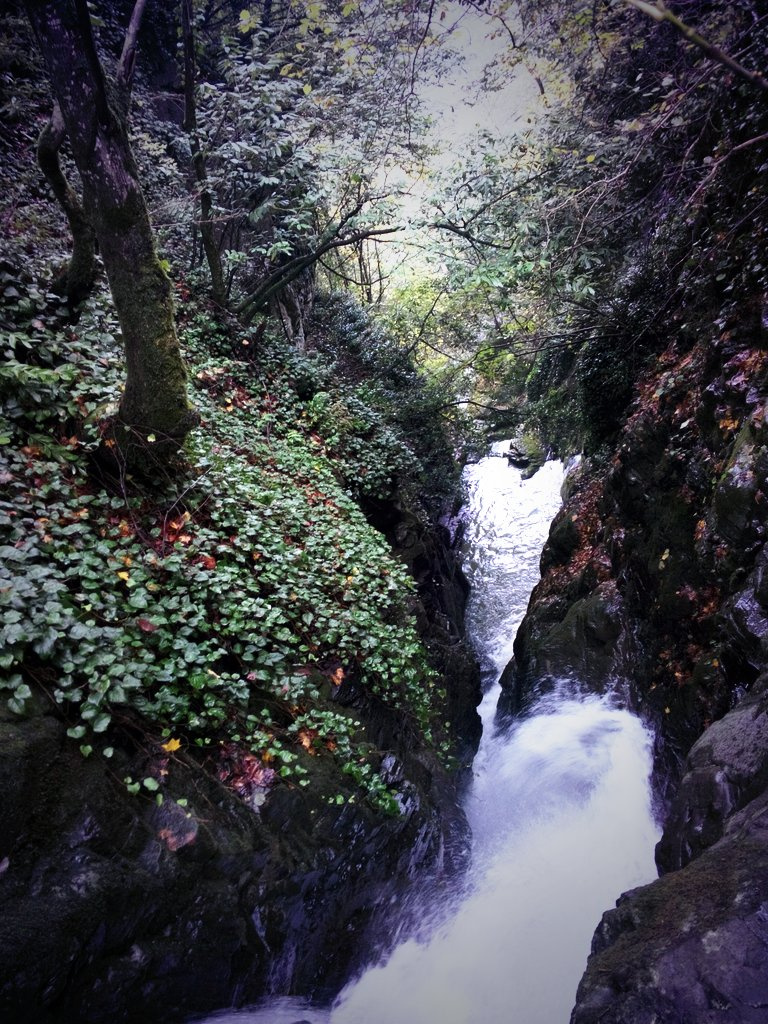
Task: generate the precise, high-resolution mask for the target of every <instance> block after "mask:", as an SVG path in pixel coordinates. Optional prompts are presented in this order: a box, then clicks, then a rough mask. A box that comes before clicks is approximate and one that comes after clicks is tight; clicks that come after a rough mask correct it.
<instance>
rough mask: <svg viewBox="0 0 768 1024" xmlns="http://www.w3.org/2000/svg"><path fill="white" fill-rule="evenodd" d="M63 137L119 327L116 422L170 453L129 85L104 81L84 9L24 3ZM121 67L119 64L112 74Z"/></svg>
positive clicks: (176, 383) (179, 424)
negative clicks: (122, 364)
mask: <svg viewBox="0 0 768 1024" xmlns="http://www.w3.org/2000/svg"><path fill="white" fill-rule="evenodd" d="M25 6H26V10H27V14H28V16H29V19H30V22H31V24H32V28H33V30H34V33H35V36H36V38H37V41H38V43H39V45H40V49H41V51H42V53H43V56H44V57H45V61H46V64H47V67H48V74H49V77H50V82H51V87H52V90H53V94H54V98H55V100H56V102H57V103H58V105H59V107H60V109H61V113H62V116H63V118H64V124H65V126H66V129H67V133H68V135H69V140H70V144H71V146H72V152H73V156H74V159H75V164H76V165H77V169H78V172H79V174H80V178H81V180H82V184H83V197H84V201H85V205H86V208H87V209H88V212H89V214H90V217H91V220H92V224H93V228H94V230H95V232H96V237H97V239H98V243H99V250H100V252H101V256H102V259H103V261H104V268H105V270H106V273H107V278H108V280H109V286H110V289H111V291H112V297H113V299H114V303H115V308H116V311H117V315H118V318H119V320H120V327H121V330H122V334H123V342H124V345H125V356H126V383H125V392H124V394H123V398H122V401H121V403H120V410H119V420H120V421H121V422H122V425H123V426H124V427H125V428H127V434H128V436H129V437H131V436H132V437H134V438H135V439H136V441H137V442H140V441H141V439H146V438H147V437H150V438H151V439H152V440H153V442H154V443H156V444H157V446H158V447H157V448H156V449H155V450H162V448H163V447H164V445H165V446H167V447H168V448H171V447H172V448H173V449H174V450H175V448H176V447H177V446H178V442H179V441H180V440H182V439H183V438H184V436H185V435H186V434H187V433H188V432H189V430H190V429H191V427H192V426H193V425H194V422H195V416H194V414H193V412H192V410H191V409H190V406H189V402H188V398H187V374H186V369H185V367H184V362H183V360H182V358H181V352H180V350H179V343H178V338H177V336H176V329H175V325H174V317H173V295H172V287H171V282H170V280H169V278H168V275H167V274H166V273H165V271H164V270H163V267H162V265H161V263H160V260H159V258H158V255H157V250H156V247H155V239H154V233H153V231H152V226H151V223H150V219H149V213H148V210H147V206H146V202H145V200H144V196H143V193H142V190H141V186H140V184H139V180H138V172H137V168H136V163H135V161H134V158H133V154H132V152H131V147H130V143H129V139H128V131H127V115H128V99H129V96H130V85H129V83H128V82H126V81H125V80H121V75H120V74H118V76H117V78H116V80H115V81H107V80H106V79H105V76H104V72H103V69H102V67H101V63H100V61H99V58H98V55H97V53H96V48H95V44H94V40H93V33H92V28H91V22H90V16H89V14H88V8H87V3H86V0H25ZM122 66H123V64H122V62H121V68H122Z"/></svg>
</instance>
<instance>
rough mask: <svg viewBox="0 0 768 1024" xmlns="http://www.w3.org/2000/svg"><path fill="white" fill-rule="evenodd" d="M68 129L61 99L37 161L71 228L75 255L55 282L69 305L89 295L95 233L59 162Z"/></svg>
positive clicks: (93, 277) (43, 134)
mask: <svg viewBox="0 0 768 1024" xmlns="http://www.w3.org/2000/svg"><path fill="white" fill-rule="evenodd" d="M66 134H67V130H66V128H65V126H64V118H63V117H62V114H61V110H60V108H59V104H58V103H54V105H53V112H52V113H51V119H50V121H49V122H48V124H47V125H46V126H45V128H43V130H42V132H41V133H40V138H39V139H38V141H37V162H38V164H39V165H40V169H41V170H42V172H43V174H44V175H45V177H46V180H47V181H48V184H49V185H50V186H51V189H52V190H53V194H54V196H55V197H56V199H57V200H58V201H59V205H60V206H61V208H62V209H63V211H64V213H65V215H66V218H67V221H68V223H69V229H70V231H71V232H72V257H71V259H70V261H69V264H68V266H67V267H66V269H65V270H64V271H63V273H62V274H61V276H60V278H59V279H58V280H57V281H56V282H55V283H54V290H55V291H57V292H58V291H60V292H61V293H62V294H64V295H66V297H67V301H68V302H69V304H70V305H76V304H77V303H78V302H80V301H81V300H82V299H84V298H85V297H86V295H88V294H89V293H90V291H91V289H92V288H93V284H94V281H95V280H96V235H95V233H94V230H93V227H92V225H91V222H90V221H89V220H88V217H87V216H86V213H85V210H84V209H83V205H82V203H81V202H80V200H79V198H78V196H77V193H76V192H75V190H74V189H73V188H72V186H71V185H70V184H69V182H68V181H67V179H66V177H65V175H64V172H63V171H62V169H61V163H60V162H59V150H60V149H61V145H62V143H63V141H64V137H65V136H66Z"/></svg>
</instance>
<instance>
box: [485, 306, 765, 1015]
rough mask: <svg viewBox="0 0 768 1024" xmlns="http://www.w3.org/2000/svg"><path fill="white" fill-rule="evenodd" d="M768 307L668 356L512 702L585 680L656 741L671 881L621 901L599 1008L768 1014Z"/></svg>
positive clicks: (514, 707)
mask: <svg viewBox="0 0 768 1024" xmlns="http://www.w3.org/2000/svg"><path fill="white" fill-rule="evenodd" d="M761 310H762V307H761V304H760V303H757V302H756V303H753V304H751V305H749V304H748V305H745V306H744V307H742V308H741V309H738V310H737V309H732V310H731V311H730V312H729V313H727V314H726V315H724V316H722V317H721V318H720V319H719V320H718V321H717V322H713V323H712V324H711V327H710V329H709V330H706V331H701V333H700V334H699V336H698V338H697V340H695V341H693V342H691V341H688V342H686V341H685V340H684V336H683V335H682V334H678V335H677V336H676V338H675V340H674V341H672V343H671V344H670V345H669V346H668V347H667V349H666V350H665V351H664V352H663V353H662V354H661V355H660V356H659V357H657V358H655V359H654V360H653V363H652V365H650V366H649V367H648V369H647V371H646V372H645V373H644V375H643V376H642V377H641V378H640V379H639V381H638V382H637V385H636V389H635V399H634V402H633V404H632V406H631V408H630V409H629V412H628V416H627V418H626V422H625V424H624V426H623V428H622V430H621V431H620V433H619V435H618V438H617V442H616V445H615V448H614V450H613V452H612V454H610V455H608V456H605V457H603V458H602V459H599V460H598V459H591V460H588V461H586V462H584V463H583V464H582V465H581V466H580V467H579V468H578V469H577V470H576V471H575V472H574V473H573V475H572V476H571V478H570V480H569V481H568V483H567V494H566V500H565V504H564V507H563V509H562V511H561V513H560V514H559V515H558V517H557V518H556V520H555V521H554V523H553V526H552V529H551V533H550V537H549V541H548V543H547V546H546V549H545V551H544V554H543V557H542V571H543V578H542V581H541V583H540V584H539V586H538V587H537V588H536V590H535V591H534V594H533V597H532V600H531V604H530V608H529V612H528V616H527V618H526V620H525V622H524V623H523V626H522V628H521V630H520V633H519V634H518V639H517V641H516V645H515V659H514V661H513V663H512V664H511V665H510V666H509V667H508V669H507V671H506V672H505V674H504V678H503V686H504V695H503V698H502V705H501V712H502V714H509V713H511V712H519V711H521V710H524V709H525V707H526V705H527V704H528V703H529V702H530V700H531V699H532V697H533V696H535V694H536V693H538V692H540V691H542V690H544V689H547V688H548V687H551V686H552V685H553V683H554V682H555V681H557V680H560V679H563V678H567V679H571V680H573V682H574V684H575V685H579V686H582V687H587V688H590V689H595V690H598V691H605V690H607V689H611V690H615V691H616V692H617V693H618V694H619V695H621V697H622V698H623V700H625V701H626V703H627V704H628V705H629V706H631V707H632V708H633V709H634V710H636V711H637V712H638V713H639V714H640V715H642V716H643V717H644V718H645V719H646V720H647V721H648V722H649V724H650V725H651V726H652V727H653V729H654V730H655V734H656V770H655V786H656V792H657V795H658V799H659V807H660V812H661V813H663V815H664V821H665V829H664V835H663V838H662V840H661V842H660V844H659V847H658V851H657V860H658V864H659V867H660V870H661V871H662V872H663V873H664V874H663V877H662V878H660V879H659V881H657V882H655V883H653V884H652V885H649V886H647V887H645V888H643V889H640V890H637V891H636V892H632V893H629V894H627V895H626V896H624V897H622V899H621V901H620V903H619V906H618V908H617V909H616V910H614V911H611V912H609V913H608V914H606V916H605V918H604V920H603V922H602V924H601V925H600V928H599V929H598V931H597V934H596V936H595V940H594V947H593V955H592V957H591V959H590V961H589V967H588V970H587V973H586V975H585V977H584V980H583V982H582V985H581V988H580V990H579V997H578V1004H577V1007H576V1010H575V1011H574V1017H573V1021H574V1024H576V1022H578V1024H586V1022H589V1021H597V1020H600V1021H601V1022H605V1021H624V1022H632V1024H635V1022H645V1021H648V1022H650V1021H652V1020H654V1021H658V1020H663V1021H673V1020H674V1021H705V1020H706V1021H709V1020H713V1021H714V1020H718V1021H720V1020H722V1021H751V1020H761V1019H765V1013H766V1009H765V1007H766V1006H768V983H767V982H766V978H767V977H768V973H766V969H765V968H766V961H765V952H764V950H765V938H766V924H765V907H766V905H767V904H766V902H765V901H766V897H767V896H768V891H766V887H765V866H766V856H767V855H768V847H766V832H765V822H766V820H768V819H766V817H765V806H766V800H768V793H767V792H766V786H767V785H768V762H767V761H766V738H768V731H767V730H768V725H766V722H768V718H767V717H766V698H765V675H764V673H765V670H766V668H767V667H768V663H767V657H768V647H767V646H766V645H767V644H768V585H767V583H766V580H767V579H768V576H766V551H767V550H768V549H766V548H765V540H766V526H767V525H768V488H767V487H766V480H768V428H767V427H766V424H765V414H766V411H767V410H768V403H767V402H766V395H767V393H768V392H767V391H766V367H768V352H766V349H765V344H766V336H765V330H764V317H763V315H762V312H761Z"/></svg>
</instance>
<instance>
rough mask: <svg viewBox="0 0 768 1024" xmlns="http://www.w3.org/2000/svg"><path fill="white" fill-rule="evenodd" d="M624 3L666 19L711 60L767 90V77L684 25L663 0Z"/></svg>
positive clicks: (656, 19)
mask: <svg viewBox="0 0 768 1024" xmlns="http://www.w3.org/2000/svg"><path fill="white" fill-rule="evenodd" d="M626 3H628V4H629V5H630V7H634V8H636V9H637V10H638V11H642V12H643V14H647V15H648V16H649V17H650V18H653V20H654V21H658V22H663V21H667V22H669V24H670V25H672V26H673V27H674V28H675V29H677V31H678V32H679V33H680V35H682V36H684V37H685V38H686V39H687V40H688V41H689V42H691V43H693V44H694V46H698V48H699V49H700V50H702V51H703V52H704V53H705V54H706V55H707V56H708V57H710V58H711V59H712V60H715V61H717V62H718V64H722V65H723V66H724V67H726V68H728V69H729V70H731V71H733V73H734V74H736V75H738V76H739V77H740V78H743V79H744V80H745V81H747V82H749V83H750V84H751V85H756V86H757V87H758V89H763V90H764V91H766V92H768V79H766V78H765V77H764V76H763V75H761V74H760V73H759V72H757V71H749V70H748V69H747V68H745V67H744V65H743V64H739V62H738V61H737V60H734V59H733V57H731V56H730V55H729V54H727V53H726V52H725V51H724V50H721V49H720V47H719V46H714V45H713V44H712V43H709V42H707V40H706V39H704V37H703V36H700V35H699V33H698V32H697V31H696V30H695V29H694V28H691V26H690V25H686V23H685V22H684V21H681V20H680V18H678V17H677V15H676V14H673V13H672V11H670V9H669V8H668V7H667V6H666V4H664V3H663V0H657V2H656V3H655V4H650V3H646V2H645V0H626Z"/></svg>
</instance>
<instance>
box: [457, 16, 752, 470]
mask: <svg viewBox="0 0 768 1024" xmlns="http://www.w3.org/2000/svg"><path fill="white" fill-rule="evenodd" d="M469 6H471V7H473V8H475V9H477V10H478V11H482V12H483V13H484V14H485V15H486V16H487V17H488V19H489V25H490V26H491V28H492V29H493V30H494V31H495V32H496V34H497V36H499V37H500V38H501V37H503V38H505V39H506V40H507V41H508V50H507V54H506V56H505V57H504V58H503V59H502V60H501V61H499V62H498V63H499V67H512V66H514V65H515V64H519V63H521V62H525V63H526V64H528V65H530V66H535V71H536V74H537V76H538V79H539V81H540V82H541V83H542V89H544V91H545V92H546V94H547V99H548V103H549V108H550V109H549V114H548V116H547V118H546V121H545V122H544V123H543V131H541V132H537V133H534V132H529V133H528V135H527V136H526V137H525V138H523V139H522V140H517V141H516V142H514V143H513V144H512V145H511V146H510V145H509V144H507V143H504V142H503V140H502V141H501V142H499V141H497V140H494V139H491V138H490V137H486V138H485V139H480V140H478V144H477V145H476V147H475V148H476V152H475V153H474V154H473V153H471V152H470V153H469V154H468V155H467V156H466V157H465V158H464V159H463V160H462V161H461V163H460V164H459V166H458V167H457V168H455V169H454V170H453V172H452V174H451V175H450V176H449V177H448V178H447V179H446V180H445V181H444V182H443V183H442V185H441V189H440V191H439V194H438V196H437V204H438V205H437V209H438V212H439V218H438V224H439V225H442V230H443V231H444V232H445V233H446V240H443V242H442V245H441V248H440V251H439V254H438V258H439V259H440V260H441V261H442V263H443V264H444V265H445V266H446V267H447V274H444V275H443V277H442V278H441V279H440V281H439V285H438V286H439V287H444V288H445V289H446V290H448V291H451V293H452V294H454V295H455V291H456V288H457V285H458V287H461V286H462V285H461V283H462V282H463V281H465V280H466V281H468V282H470V284H472V283H474V289H472V288H471V287H470V288H469V289H468V296H467V298H466V299H464V300H463V302H462V308H463V309H465V310H466V311H467V314H468V316H469V317H470V322H473V321H474V323H476V324H477V325H478V328H479V336H480V337H481V339H482V343H483V345H485V344H486V343H487V342H488V341H490V343H491V345H492V347H494V348H496V349H498V350H502V351H509V352H510V353H511V354H513V355H515V356H516V357H517V358H518V359H522V361H523V363H524V365H525V372H526V373H527V374H528V378H527V379H528V386H527V398H528V403H527V405H526V407H525V408H526V417H527V419H528V422H529V423H530V424H531V425H533V426H535V427H536V428H537V429H538V430H539V431H540V432H542V433H543V435H544V437H545V438H546V440H547V441H548V442H549V443H550V444H552V443H554V446H555V447H556V448H559V449H561V450H563V451H568V450H573V449H574V448H582V447H585V448H586V449H587V450H590V451H595V450H597V449H598V448H600V446H601V445H602V444H603V443H604V442H605V440H606V439H607V438H609V437H610V436H611V435H612V434H613V433H614V432H615V430H616V429H617V427H618V425H619V424H620V422H621V420H622V418H623V416H624V414H625V411H626V408H627V401H628V398H629V395H630V390H631V385H632V383H633V381H634V380H635V379H636V377H637V375H638V374H639V373H640V372H641V371H642V369H643V367H644V365H645V362H646V360H647V359H648V358H649V357H651V356H653V355H654V354H655V353H657V352H658V350H659V346H660V345H662V344H664V343H665V342H663V340H662V339H663V338H664V336H665V331H664V329H663V328H664V326H665V324H666V323H667V322H668V321H669V319H670V318H671V317H676V316H677V313H676V311H681V312H680V315H679V320H680V323H681V324H682V325H684V330H685V331H686V332H687V333H688V335H689V337H693V336H694V335H695V332H696V330H697V329H698V323H699V318H701V324H702V326H704V324H705V322H706V320H707V317H708V316H709V315H710V314H709V313H706V312H704V308H703V307H702V309H701V313H699V312H698V311H697V308H696V307H697V303H698V302H699V300H700V299H701V297H703V296H706V297H707V298H711V299H713V300H714V301H715V302H716V303H717V302H726V303H727V302H728V301H729V297H731V296H737V295H741V296H745V295H746V296H750V295H756V294H758V293H760V292H761V291H762V290H763V289H764V287H765V266H764V254H763V247H762V245H761V243H760V242H759V241H758V238H759V237H760V234H761V231H762V228H761V227H760V228H758V229H757V230H755V229H754V225H755V224H762V223H763V220H762V218H763V207H764V203H765V196H764V192H763V189H762V187H761V185H760V181H761V170H762V168H763V164H764V161H765V150H766V145H768V143H766V138H768V132H767V131H766V129H767V128H768V125H766V117H765V109H764V104H763V103H762V102H761V96H760V91H759V89H757V88H756V87H755V85H754V83H753V82H751V81H750V79H749V75H747V76H746V77H745V76H744V75H742V74H738V75H737V74H735V73H734V72H733V69H732V68H731V67H730V65H728V66H721V65H727V61H719V63H717V64H714V65H713V64H712V62H711V61H710V60H708V59H707V53H706V52H705V51H704V50H702V48H701V46H700V44H699V43H697V44H696V45H695V46H694V45H692V44H691V43H689V42H687V41H686V39H685V38H684V37H683V36H682V35H681V34H680V33H679V32H678V31H676V29H675V28H674V27H673V26H672V25H671V24H666V23H665V24H663V25H657V24H656V23H654V22H653V21H651V20H650V19H648V18H647V17H646V16H645V15H644V14H642V13H640V12H638V11H635V10H632V9H631V7H630V5H629V4H626V3H608V2H601V3H597V4H591V3H584V4H581V3H579V4H563V3H562V2H560V0H547V2H546V3H535V4H534V3H528V2H526V0H521V2H520V3H514V2H510V0H497V2H492V3H489V4H473V3H470V4H469ZM645 6H647V5H645ZM644 9H645V8H644ZM686 20H687V21H688V22H692V21H694V20H695V22H696V24H695V28H696V30H697V32H698V33H699V34H700V36H703V37H704V38H705V39H709V40H712V41H714V42H715V43H717V47H715V48H714V50H713V51H712V52H719V53H721V54H722V53H731V54H735V55H737V56H738V59H739V61H740V62H741V63H742V66H744V67H746V69H747V71H748V72H750V73H751V72H752V71H753V70H755V69H757V70H759V69H761V68H763V67H764V66H765V62H766V61H765V57H766V50H767V49H768V48H767V47H766V38H765V27H766V21H765V17H764V14H763V12H762V9H761V7H760V5H758V4H755V3H752V2H749V0H745V2H744V3H740V4H736V5H733V4H726V3H722V2H717V3H713V4H708V5H705V6H701V5H699V6H698V7H696V11H695V18H694V15H693V13H690V14H686ZM717 59H718V60H719V58H717ZM489 81H490V79H489ZM758 84H759V83H758ZM515 147H517V149H518V151H519V152H520V153H521V154H522V156H521V157H520V158H518V159H517V160H514V159H513V157H514V152H515ZM478 291H479V292H480V293H481V294H482V305H481V314H480V316H479V317H478V314H477V312H476V309H477V303H476V300H475V299H474V296H475V294H477V292H478ZM437 311H438V312H439V311H440V306H439V305H438V307H437ZM452 315H453V316H454V317H455V318H456V319H459V317H460V314H459V315H458V316H457V314H456V313H453V314H452ZM476 333H477V331H476ZM505 334H506V336H505ZM464 355H465V358H466V359H467V360H470V359H472V360H473V363H474V362H476V360H475V358H474V356H473V350H472V349H471V348H468V347H465V348H464ZM531 361H532V365H531ZM528 371H530V372H528ZM519 380H520V375H519V374H518V375H516V376H515V375H513V377H512V380H511V382H510V383H508V384H505V385H504V386H503V387H502V388H501V389H499V390H497V391H495V392H493V391H491V392H490V395H491V398H490V401H495V402H505V401H506V404H509V402H510V401H513V400H515V399H516V397H517V396H519V395H520V390H521V389H520V384H519ZM505 392H506V399H505Z"/></svg>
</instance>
